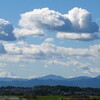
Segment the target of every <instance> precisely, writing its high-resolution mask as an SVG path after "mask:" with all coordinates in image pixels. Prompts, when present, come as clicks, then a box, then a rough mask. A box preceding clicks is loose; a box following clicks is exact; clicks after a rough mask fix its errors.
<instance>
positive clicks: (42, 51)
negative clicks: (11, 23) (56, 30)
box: [1, 42, 100, 61]
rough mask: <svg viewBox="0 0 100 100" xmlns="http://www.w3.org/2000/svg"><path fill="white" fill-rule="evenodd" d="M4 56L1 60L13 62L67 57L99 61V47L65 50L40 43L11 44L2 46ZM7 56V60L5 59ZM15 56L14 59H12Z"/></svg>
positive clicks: (50, 44) (64, 48)
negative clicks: (4, 51) (3, 47)
mask: <svg viewBox="0 0 100 100" xmlns="http://www.w3.org/2000/svg"><path fill="white" fill-rule="evenodd" d="M4 46H5V50H6V52H7V54H6V55H4V56H3V57H2V59H3V58H4V59H6V60H15V61H24V60H25V59H27V60H28V61H32V60H33V61H34V60H36V59H37V60H44V59H55V58H57V59H67V58H68V57H70V58H71V57H72V58H73V57H74V58H75V59H79V58H85V59H86V58H95V59H96V60H97V59H98V60H99V59H100V45H99V44H98V45H93V46H89V47H88V48H66V47H61V46H57V45H55V44H52V43H45V42H44V43H42V44H40V45H33V44H27V43H23V42H22V43H21V42H20V43H16V44H14V43H11V44H7V43H6V44H4ZM7 55H9V58H6V57H7ZM14 56H16V57H14ZM2 59H1V60H2Z"/></svg>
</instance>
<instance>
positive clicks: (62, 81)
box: [0, 75, 100, 88]
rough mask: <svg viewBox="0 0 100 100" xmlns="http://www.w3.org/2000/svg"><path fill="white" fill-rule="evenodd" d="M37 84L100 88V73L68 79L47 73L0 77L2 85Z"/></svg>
mask: <svg viewBox="0 0 100 100" xmlns="http://www.w3.org/2000/svg"><path fill="white" fill-rule="evenodd" d="M36 85H50V86H56V85H63V86H78V87H92V88H100V75H99V76H97V77H95V78H91V77H86V76H80V77H75V78H68V79H66V78H63V77H61V76H56V75H47V76H43V77H39V78H34V79H20V78H0V86H19V87H33V86H36Z"/></svg>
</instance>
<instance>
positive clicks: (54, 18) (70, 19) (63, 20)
mask: <svg viewBox="0 0 100 100" xmlns="http://www.w3.org/2000/svg"><path fill="white" fill-rule="evenodd" d="M19 25H20V26H21V28H20V29H15V31H14V32H15V34H16V36H17V37H24V36H35V35H37V36H44V35H45V34H44V33H45V32H55V33H58V34H57V37H59V38H62V35H61V34H63V35H64V36H66V38H64V39H73V40H74V39H76V40H94V39H98V36H97V35H96V33H95V32H98V30H99V27H98V25H97V24H96V23H95V22H94V21H92V15H91V14H90V13H89V12H88V11H87V10H85V9H82V8H77V7H76V8H73V9H72V10H70V11H69V12H68V14H61V13H59V12H56V11H54V10H50V9H49V8H42V9H34V10H33V11H30V12H26V13H24V14H21V19H20V20H19ZM59 32H60V33H59ZM74 33H75V34H74ZM94 33H95V34H94ZM72 35H74V36H75V37H76V38H72V37H71V36H72ZM64 36H63V37H64ZM62 39H63V38H62Z"/></svg>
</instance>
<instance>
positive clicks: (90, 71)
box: [83, 67, 100, 74]
mask: <svg viewBox="0 0 100 100" xmlns="http://www.w3.org/2000/svg"><path fill="white" fill-rule="evenodd" d="M83 73H86V74H99V73H100V68H92V67H90V68H89V67H87V68H85V69H84V71H83Z"/></svg>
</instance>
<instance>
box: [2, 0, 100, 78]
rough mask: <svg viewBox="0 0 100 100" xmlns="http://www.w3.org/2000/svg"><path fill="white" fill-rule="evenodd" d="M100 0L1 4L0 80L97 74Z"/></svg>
mask: <svg viewBox="0 0 100 100" xmlns="http://www.w3.org/2000/svg"><path fill="white" fill-rule="evenodd" d="M99 4H100V0H0V77H10V78H28V79H29V78H36V77H41V76H45V75H50V74H54V75H60V76H63V77H65V78H70V77H78V76H90V77H95V76H97V75H99V74H100V63H99V62H100V28H99V27H100V13H99V9H100V6H99Z"/></svg>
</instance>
